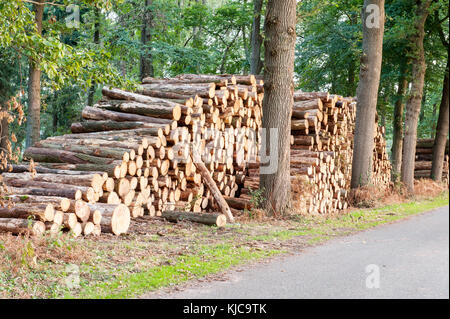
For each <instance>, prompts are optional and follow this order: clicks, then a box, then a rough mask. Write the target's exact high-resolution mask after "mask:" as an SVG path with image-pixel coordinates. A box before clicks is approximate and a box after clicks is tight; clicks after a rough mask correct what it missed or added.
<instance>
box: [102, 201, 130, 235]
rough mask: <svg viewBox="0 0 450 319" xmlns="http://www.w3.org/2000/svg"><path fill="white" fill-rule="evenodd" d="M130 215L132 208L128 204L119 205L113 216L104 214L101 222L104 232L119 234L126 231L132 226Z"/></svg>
mask: <svg viewBox="0 0 450 319" xmlns="http://www.w3.org/2000/svg"><path fill="white" fill-rule="evenodd" d="M130 216H131V215H130V210H129V208H128V207H127V206H125V205H123V204H120V205H117V207H116V208H115V209H114V211H113V213H112V215H111V216H103V215H102V220H101V223H100V225H101V230H102V232H107V233H113V234H114V235H117V236H119V235H120V234H123V233H126V232H127V231H128V228H129V227H130V220H131V217H130Z"/></svg>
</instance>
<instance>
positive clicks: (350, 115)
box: [244, 91, 391, 214]
mask: <svg viewBox="0 0 450 319" xmlns="http://www.w3.org/2000/svg"><path fill="white" fill-rule="evenodd" d="M355 119H356V101H355V100H354V99H353V98H344V97H341V96H338V95H330V94H328V93H326V92H325V93H324V92H312V93H304V92H299V91H297V92H295V93H294V107H293V110H292V124H291V132H292V140H291V144H292V145H291V183H292V186H293V191H294V201H296V202H300V204H302V205H300V207H299V209H300V210H302V211H304V212H306V213H309V214H313V213H320V214H327V213H332V212H335V211H338V210H343V209H346V208H347V206H348V203H347V196H348V192H349V189H350V182H351V180H350V178H351V167H352V156H353V135H354V129H355ZM375 129H376V131H375V132H374V133H375V139H374V151H373V175H372V177H373V178H372V180H373V184H374V185H375V186H377V187H387V186H388V185H389V183H390V171H391V164H390V162H389V159H388V155H387V150H386V141H385V139H384V136H383V135H384V127H380V126H378V118H377V119H376V123H375ZM248 175H249V177H250V178H248V179H247V180H246V182H245V184H246V187H253V188H255V187H256V185H257V184H258V181H259V165H254V167H253V168H251V169H250V170H249V173H248ZM244 196H247V199H248V195H244Z"/></svg>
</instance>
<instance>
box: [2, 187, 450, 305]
mask: <svg viewBox="0 0 450 319" xmlns="http://www.w3.org/2000/svg"><path fill="white" fill-rule="evenodd" d="M448 203H449V194H448V192H445V193H442V194H441V195H439V196H437V197H433V198H429V199H416V200H412V201H409V202H406V203H399V204H392V205H387V206H381V207H378V208H375V209H358V210H352V211H350V212H349V213H347V214H342V215H339V216H334V217H329V218H324V217H321V216H315V217H302V216H292V217H290V218H285V219H277V220H270V219H268V220H266V221H265V222H264V223H261V222H255V221H248V222H242V221H241V223H240V224H234V225H227V226H226V227H225V228H223V229H218V228H216V227H207V226H204V225H196V224H191V223H188V222H182V223H178V224H170V223H166V222H163V221H157V220H147V221H143V222H142V223H139V224H138V226H139V227H140V228H138V229H134V231H133V233H131V234H129V235H127V236H121V237H119V238H117V237H113V236H110V237H108V236H106V235H104V236H101V237H100V238H97V239H96V238H90V239H89V238H84V239H83V238H80V239H76V240H74V239H68V238H67V237H65V236H61V238H56V239H41V240H40V241H39V242H35V241H33V240H32V239H29V238H22V237H13V236H3V235H2V236H0V297H2V296H3V297H8V298H11V297H12V298H18V297H23V298H133V297H139V296H140V295H142V294H144V293H146V292H150V291H154V290H157V289H160V288H162V287H174V286H176V285H179V284H181V283H184V282H187V281H189V280H193V279H199V278H205V279H206V280H208V279H209V278H210V277H211V276H221V275H220V273H221V272H223V271H225V270H227V269H230V268H232V267H235V266H240V265H245V264H247V263H250V262H254V261H257V260H261V259H264V258H269V257H273V256H276V255H280V254H283V253H288V252H289V251H291V250H298V248H304V247H308V246H311V245H317V244H319V243H323V242H325V241H327V240H330V239H332V238H335V237H337V236H343V235H348V234H351V233H355V232H358V231H362V230H365V229H369V228H372V227H375V226H378V225H382V224H386V223H391V222H395V221H397V220H400V219H404V218H407V217H409V216H412V215H415V214H418V213H421V212H424V211H429V210H432V209H434V208H438V207H442V206H445V205H448ZM71 264H74V265H77V266H78V267H79V278H80V282H79V287H78V288H74V289H69V288H68V287H67V285H66V283H65V282H66V280H67V278H68V276H70V274H71V273H70V271H68V270H67V266H68V265H71Z"/></svg>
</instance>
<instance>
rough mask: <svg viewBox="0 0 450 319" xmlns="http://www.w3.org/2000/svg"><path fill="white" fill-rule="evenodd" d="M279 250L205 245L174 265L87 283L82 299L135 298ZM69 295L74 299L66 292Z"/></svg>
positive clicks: (82, 291) (80, 295) (68, 296)
mask: <svg viewBox="0 0 450 319" xmlns="http://www.w3.org/2000/svg"><path fill="white" fill-rule="evenodd" d="M280 252H281V251H279V250H269V251H257V250H251V249H248V248H247V247H240V248H238V249H236V248H235V247H233V246H231V245H215V246H212V247H209V246H202V247H201V248H200V249H199V250H198V251H197V252H196V253H195V254H192V255H187V256H182V257H178V258H176V260H174V261H173V265H163V266H159V267H154V268H151V269H149V270H145V271H142V272H140V273H137V274H125V275H120V276H119V277H118V278H116V279H114V280H112V281H109V282H103V283H99V284H97V285H93V286H89V285H86V286H83V288H82V290H81V292H80V293H79V294H78V297H81V298H132V297H136V296H138V295H139V294H143V293H145V292H149V291H152V290H156V289H158V288H161V287H165V286H170V285H175V284H179V283H182V282H185V281H187V280H189V279H193V278H199V277H204V276H206V275H210V274H216V273H219V272H221V271H223V270H224V269H228V268H230V267H232V266H236V265H239V264H241V263H242V262H245V261H250V260H255V259H260V258H264V257H268V256H274V255H276V254H279V253H280ZM65 297H66V298H73V297H74V296H72V295H66V296H65Z"/></svg>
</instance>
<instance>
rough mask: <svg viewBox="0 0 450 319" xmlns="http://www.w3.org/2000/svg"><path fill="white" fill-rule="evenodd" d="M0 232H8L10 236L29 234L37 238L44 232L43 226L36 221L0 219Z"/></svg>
mask: <svg viewBox="0 0 450 319" xmlns="http://www.w3.org/2000/svg"><path fill="white" fill-rule="evenodd" d="M0 232H9V233H12V234H24V233H28V232H29V233H30V234H31V235H34V236H39V235H42V234H43V233H44V232H45V224H44V223H43V222H41V221H36V220H28V219H20V218H0Z"/></svg>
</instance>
